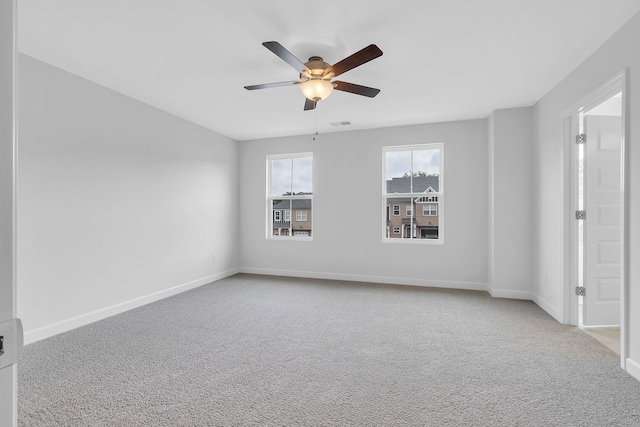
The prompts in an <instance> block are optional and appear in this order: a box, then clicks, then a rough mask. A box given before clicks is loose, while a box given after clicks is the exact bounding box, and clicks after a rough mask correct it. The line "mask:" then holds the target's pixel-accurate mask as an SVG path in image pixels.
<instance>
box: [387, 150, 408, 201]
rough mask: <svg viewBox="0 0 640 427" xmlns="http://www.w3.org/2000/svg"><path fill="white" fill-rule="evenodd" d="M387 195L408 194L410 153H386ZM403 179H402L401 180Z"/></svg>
mask: <svg viewBox="0 0 640 427" xmlns="http://www.w3.org/2000/svg"><path fill="white" fill-rule="evenodd" d="M385 168H386V172H385V176H386V181H387V193H408V192H410V191H411V188H410V184H411V183H410V182H409V180H407V179H406V177H409V176H410V174H411V151H387V152H386V154H385ZM403 177H404V178H405V179H402V178H403Z"/></svg>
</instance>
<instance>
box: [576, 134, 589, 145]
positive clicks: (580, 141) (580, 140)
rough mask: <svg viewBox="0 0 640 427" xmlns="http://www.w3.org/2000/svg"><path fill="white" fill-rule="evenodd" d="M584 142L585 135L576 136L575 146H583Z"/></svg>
mask: <svg viewBox="0 0 640 427" xmlns="http://www.w3.org/2000/svg"><path fill="white" fill-rule="evenodd" d="M585 142H587V134H586V133H581V134H578V135H576V144H584V143H585Z"/></svg>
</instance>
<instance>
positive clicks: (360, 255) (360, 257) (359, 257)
mask: <svg viewBox="0 0 640 427" xmlns="http://www.w3.org/2000/svg"><path fill="white" fill-rule="evenodd" d="M358 261H364V252H360V253H359V254H358Z"/></svg>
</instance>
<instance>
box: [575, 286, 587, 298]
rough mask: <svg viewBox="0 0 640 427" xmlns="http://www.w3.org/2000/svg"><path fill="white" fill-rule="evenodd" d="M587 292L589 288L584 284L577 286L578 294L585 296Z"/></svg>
mask: <svg viewBox="0 0 640 427" xmlns="http://www.w3.org/2000/svg"><path fill="white" fill-rule="evenodd" d="M586 294H587V290H586V289H585V288H584V286H576V295H579V296H585V295H586Z"/></svg>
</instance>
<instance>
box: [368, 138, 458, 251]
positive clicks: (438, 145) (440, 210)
mask: <svg viewBox="0 0 640 427" xmlns="http://www.w3.org/2000/svg"><path fill="white" fill-rule="evenodd" d="M434 149H437V150H439V151H440V156H439V159H440V165H439V176H440V178H439V182H438V190H439V191H438V192H436V191H435V190H434V189H433V188H431V187H429V188H428V189H427V190H426V191H427V192H428V194H429V195H430V196H435V197H437V199H436V200H438V202H437V203H435V204H436V205H437V207H436V209H437V214H436V215H437V216H438V238H437V239H421V238H419V237H418V238H400V239H399V238H392V237H389V235H388V233H389V227H388V226H387V209H388V205H389V202H390V203H391V204H392V206H395V205H394V204H393V199H394V198H399V197H400V198H406V199H408V200H411V201H415V200H417V199H418V198H419V197H423V196H424V195H425V193H413V192H412V193H387V176H386V153H387V152H393V151H412V152H413V151H418V150H434ZM444 156H445V155H444V143H442V142H435V143H425V144H415V145H396V146H387V147H382V162H381V163H382V227H381V229H382V242H383V243H390V244H418V245H443V244H444V222H445V221H444V194H445V190H444V174H445V172H444ZM412 159H413V154H412ZM412 164H413V161H412ZM412 172H413V171H412ZM432 204H434V203H432ZM414 215H415V209H414V212H413V215H411V217H412V218H414ZM436 215H433V216H436ZM394 216H397V215H395V214H394ZM394 228H395V227H394ZM392 231H395V230H392ZM393 234H396V233H395V232H394V233H393ZM417 234H418V233H417V230H414V235H417Z"/></svg>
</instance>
